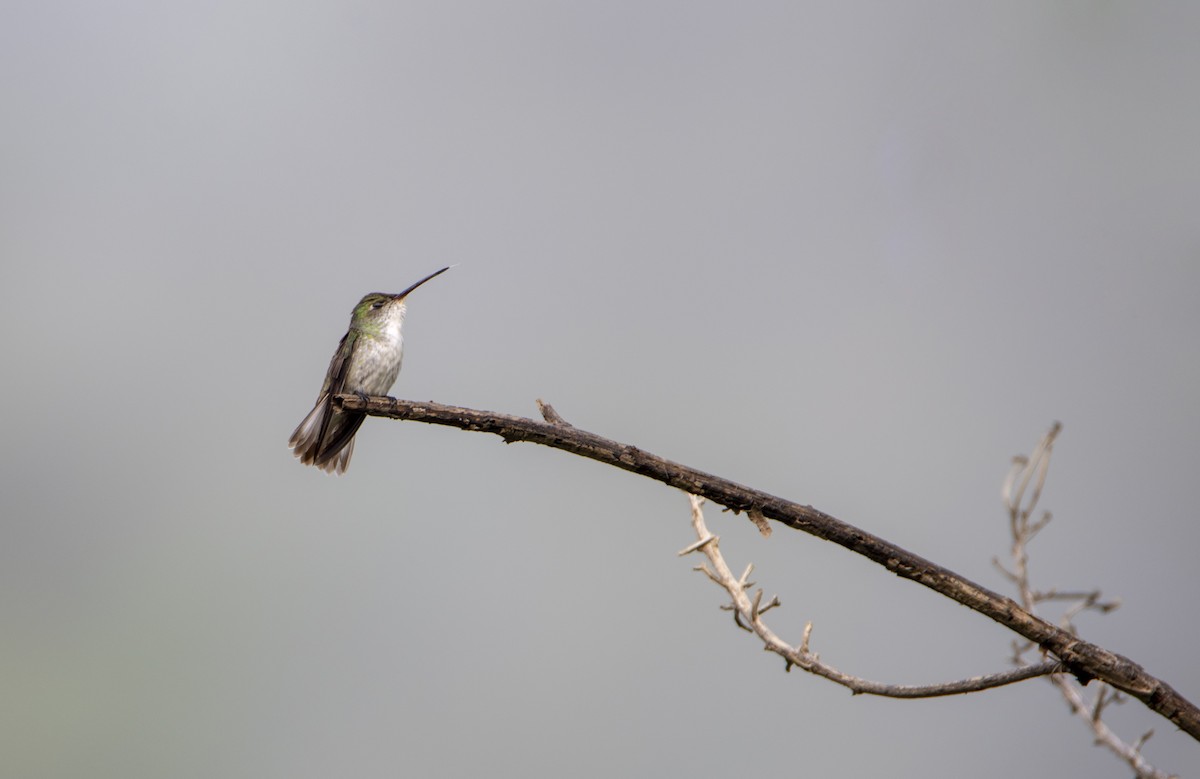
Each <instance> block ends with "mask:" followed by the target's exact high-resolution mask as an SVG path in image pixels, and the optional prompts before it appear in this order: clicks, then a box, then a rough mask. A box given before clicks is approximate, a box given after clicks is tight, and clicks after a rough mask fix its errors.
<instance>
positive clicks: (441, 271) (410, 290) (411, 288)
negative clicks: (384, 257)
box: [392, 265, 454, 300]
mask: <svg viewBox="0 0 1200 779" xmlns="http://www.w3.org/2000/svg"><path fill="white" fill-rule="evenodd" d="M453 267H454V266H453V265H447V266H446V267H444V268H442V269H441V270H439V271H434V272H433V273H430V274H429V275H428V276H426V277H425V278H423V279H421V280H420V281H418V282H417V283H416V284H413V285H412V286H411V287H409V288H408V289H406V290H404V291H403V292H401V293H400V294H398V295H392V298H393V299H394V300H404V298H405V297H406V296H407V295H408V293H410V292H412V291H413V290H414V289H416V288H417V287H419V286H421V285H422V284H424V283H425V282H427V281H429V280H430V279H432V278H433V277H434V276H439V275H441V274H443V273H445V272H446V271H448V270H450V269H451V268H453Z"/></svg>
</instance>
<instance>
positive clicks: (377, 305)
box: [371, 300, 383, 309]
mask: <svg viewBox="0 0 1200 779" xmlns="http://www.w3.org/2000/svg"><path fill="white" fill-rule="evenodd" d="M371 308H373V309H377V308H383V301H382V300H376V301H375V302H374V303H372V304H371Z"/></svg>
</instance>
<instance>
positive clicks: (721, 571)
mask: <svg viewBox="0 0 1200 779" xmlns="http://www.w3.org/2000/svg"><path fill="white" fill-rule="evenodd" d="M688 499H689V500H690V501H691V504H692V529H693V530H694V531H695V532H696V537H697V539H698V540H697V541H696V542H695V543H693V544H690V545H689V546H687V547H686V548H685V549H684V550H683V552H681V553H680V554H685V553H690V552H703V553H704V556H705V557H707V558H708V565H700V566H697V569H698V570H701V571H703V572H704V573H705V574H707V575H708V578H710V579H712V580H713V581H714V582H716V583H717V584H719V585H720V586H721V587H722V588H724V590H725V592H726V593H727V594H728V595H729V598H730V603H728V604H726V605H724V606H722V607H721V608H723V609H727V610H729V611H732V612H733V618H734V622H735V623H736V624H737V626H738V627H740V628H742V629H743V630H747V631H749V632H751V633H754V634H755V635H756V636H758V638H759V639H760V640H761V641H762V642H763V648H764V649H766V650H767V651H770V652H774V653H775V654H777V655H779V656H780V657H782V658H783V659H784V660H785V661H786V665H785V668H786V669H787V670H789V671H790V670H791V668H792V666H796V667H798V668H801V669H803V670H805V671H808V672H809V673H811V674H816V675H817V676H821V677H823V678H825V679H828V680H830V681H832V682H835V683H836V684H840V685H842V686H843V687H846V688H849V689H850V690H851V691H852V692H853V693H854V694H855V695H863V694H865V695H881V696H884V697H888V698H935V697H939V696H943V695H960V694H962V693H968V692H978V691H980V690H988V689H991V688H993V687H1000V686H1002V685H1006V684H1013V683H1014V682H1020V681H1024V680H1026V679H1032V678H1034V677H1036V676H1046V675H1047V674H1051V673H1055V672H1057V671H1061V670H1063V665H1062V663H1058V662H1054V661H1050V662H1045V663H1041V664H1040V665H1030V666H1024V667H1021V668H1015V669H1013V670H1011V671H1004V672H1003V673H995V674H988V675H986V676H975V677H972V678H970V679H960V680H956V681H952V682H943V683H940V684H928V685H920V686H913V685H902V684H883V683H881V682H873V681H870V680H867V679H862V678H860V677H857V676H851V675H850V674H847V673H843V672H841V671H839V670H837V669H836V668H834V667H833V666H831V665H829V664H828V663H825V662H823V661H821V660H820V659H819V658H818V657H817V655H816V654H814V653H812V652H810V651H809V648H808V644H809V638H810V637H811V636H812V623H811V622H809V623H808V624H807V625H805V627H804V637H803V639H802V640H801V642H800V646H798V647H796V646H791V645H789V644H788V643H786V642H785V641H784V640H783V639H782V638H780V637H779V636H778V635H776V634H775V633H774V631H772V630H771V629H770V628H769V627H767V625H766V623H765V622H764V621H763V614H766V613H767V612H768V611H770V610H771V609H773V608H776V607H777V606H779V605H780V603H779V598H778V597H775V598H772V599H771V600H770V601H769V602H768V603H767V604H766V605H765V606H764V605H763V604H762V600H763V591H762V590H761V589H759V590H757V591H756V592H755V593H754V597H753V598H751V597H750V596H748V595H747V594H746V589H747V587H746V579H747V578H748V577H749V576H750V571H751V570H752V569H753V566H747V567H746V571H745V573H743V574H742V575H741V577H738V578H734V575H733V571H732V570H730V568H729V565H728V564H727V563H726V562H725V558H724V556H723V555H722V554H721V550H720V544H718V543H717V537H716V536H714V535H713V534H712V533H711V532H709V530H708V527H707V525H706V524H705V522H704V511H703V508H702V506H703V503H704V499H703V498H698V497H696V496H695V495H689V496H688Z"/></svg>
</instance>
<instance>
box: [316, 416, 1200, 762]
mask: <svg viewBox="0 0 1200 779" xmlns="http://www.w3.org/2000/svg"><path fill="white" fill-rule="evenodd" d="M334 402H335V403H338V404H339V405H341V406H342V407H343V408H346V409H349V410H354V411H362V412H365V413H367V414H369V415H372V416H378V417H388V418H391V419H401V420H413V421H417V422H426V423H429V424H438V425H449V426H451V427H457V428H460V429H462V430H469V431H475V432H483V433H492V434H494V435H498V436H500V437H501V438H502V439H503V440H504V441H505V442H506V443H512V442H515V441H528V442H531V443H536V444H541V445H543V446H550V447H553V448H555V449H561V450H563V451H566V452H571V453H572V454H577V455H580V456H582V457H588V458H590V459H593V460H597V461H599V462H602V463H606V464H608V465H612V466H615V467H617V468H622V469H624V470H627V471H632V472H634V473H637V474H640V475H642V476H646V477H648V478H651V479H655V480H657V481H661V482H663V483H664V484H668V485H670V486H672V487H675V488H676V489H680V490H683V491H684V492H687V493H689V494H693V495H700V496H702V497H705V498H708V499H709V500H711V501H713V502H714V503H718V504H720V505H722V506H726V507H728V508H730V509H732V510H733V511H735V512H740V511H747V512H748V511H750V510H751V509H756V510H757V511H758V512H759V513H761V514H762V516H764V517H766V518H767V519H771V520H774V521H776V522H780V523H781V524H784V525H787V526H788V527H791V528H794V529H796V530H802V531H804V532H805V533H809V534H811V535H814V536H816V537H818V538H823V539H825V540H826V541H832V542H833V543H835V544H838V545H839V546H843V547H845V548H846V549H849V550H851V551H852V552H855V553H857V554H860V555H862V556H863V557H866V558H867V559H869V560H872V561H874V562H876V563H878V564H879V565H882V566H884V567H885V568H887V569H888V570H889V571H891V572H892V573H894V574H896V575H897V576H900V577H903V578H905V579H910V580H912V581H915V582H917V583H919V584H921V585H924V586H925V587H928V588H929V589H931V590H934V591H935V592H938V593H941V594H942V595H944V596H946V597H948V598H951V599H952V600H954V601H956V602H958V603H961V604H962V605H964V606H967V607H968V608H970V609H973V610H975V611H977V612H979V613H980V614H983V615H985V616H987V617H989V618H991V619H993V620H995V621H996V622H998V623H1000V624H1002V625H1004V626H1005V627H1008V628H1009V629H1011V630H1013V631H1015V632H1016V633H1018V634H1020V635H1022V636H1024V637H1025V638H1027V639H1029V640H1030V641H1032V642H1034V643H1035V644H1037V645H1038V646H1040V647H1041V648H1042V649H1043V650H1044V651H1046V652H1049V653H1051V654H1053V655H1054V656H1055V657H1057V658H1058V659H1059V660H1060V661H1061V662H1062V663H1063V664H1064V665H1065V666H1066V667H1067V669H1068V670H1069V671H1070V673H1072V674H1074V675H1075V676H1076V677H1077V678H1078V679H1079V680H1080V681H1081V682H1083V683H1086V682H1087V681H1089V680H1090V679H1092V678H1098V679H1101V680H1103V681H1105V682H1108V683H1109V684H1111V685H1112V686H1113V687H1115V688H1117V689H1118V690H1121V691H1122V692H1125V693H1128V694H1129V695H1130V696H1132V697H1134V698H1137V699H1138V700H1140V701H1142V703H1144V704H1145V705H1146V706H1148V707H1149V708H1151V709H1152V710H1154V711H1155V712H1158V713H1159V714H1161V715H1162V716H1164V717H1166V718H1167V719H1168V720H1170V721H1171V722H1173V723H1175V724H1176V725H1177V726H1178V727H1179V728H1180V729H1182V730H1183V731H1184V732H1186V733H1188V734H1189V735H1191V736H1192V738H1195V739H1197V740H1200V709H1198V708H1197V707H1196V705H1195V704H1193V703H1191V702H1190V701H1188V700H1187V699H1186V698H1184V697H1183V696H1182V695H1180V694H1179V693H1178V692H1176V691H1175V690H1174V689H1173V688H1172V687H1171V686H1170V685H1168V684H1167V683H1166V682H1163V681H1162V680H1160V679H1157V678H1155V677H1154V676H1152V675H1151V674H1149V673H1147V672H1146V670H1145V669H1143V668H1142V667H1141V666H1140V665H1138V664H1136V663H1134V662H1133V661H1132V660H1130V659H1128V658H1126V657H1122V656H1121V655H1119V654H1116V653H1114V652H1110V651H1108V650H1107V649H1104V648H1102V647H1100V646H1097V645H1095V644H1092V643H1090V642H1087V641H1083V640H1082V639H1080V638H1078V637H1077V636H1075V635H1073V634H1072V633H1071V632H1070V631H1068V630H1064V629H1063V628H1060V627H1057V626H1055V625H1052V624H1050V623H1049V622H1047V621H1046V620H1044V619H1041V618H1039V617H1036V616H1034V615H1033V614H1030V613H1029V612H1028V611H1027V610H1025V609H1023V608H1021V606H1020V605H1018V604H1017V603H1016V602H1014V601H1013V600H1012V599H1011V598H1006V597H1003V596H1001V595H999V594H998V593H995V592H992V591H991V590H989V589H987V588H985V587H982V586H980V585H978V584H976V583H974V582H972V581H970V580H969V579H967V578H965V577H963V576H960V575H959V574H956V573H954V572H953V571H951V570H949V569H947V568H943V567H942V566H940V565H937V564H935V563H933V562H931V561H929V560H926V559H925V558H923V557H920V556H918V555H915V554H913V553H912V552H909V551H907V550H905V549H902V548H900V547H899V546H896V545H895V544H893V543H891V542H889V541H885V540H884V539H882V538H879V537H877V536H874V535H872V534H870V533H868V532H866V531H864V530H861V529H859V528H857V527H854V526H853V525H849V524H847V523H845V522H842V521H841V520H838V519H835V518H834V517H831V516H829V515H828V514H825V513H824V512H821V511H818V510H817V509H814V508H813V507H811V506H803V505H800V504H798V503H793V502H791V501H788V500H784V499H783V498H779V497H776V496H774V495H771V494H769V493H766V492H762V491H760V490H755V489H751V488H749V487H745V486H743V485H741V484H737V483H736V482H733V481H730V480H729V479H724V478H721V477H719V476H714V475H712V474H709V473H704V472H703V471H698V470H696V469H694V468H689V467H687V466H684V465H680V464H679V463H675V462H671V461H670V460H666V459H663V458H661V457H658V456H657V455H653V454H651V453H649V452H646V451H644V450H642V449H639V448H637V447H635V446H630V445H628V444H622V443H618V442H616V441H611V440H609V439H606V438H602V437H601V436H598V435H596V434H594V433H589V432H587V431H586V430H581V429H579V428H577V427H569V426H567V425H563V424H550V423H547V422H538V421H536V420H533V419H527V418H525V417H517V416H511V415H508V414H498V413H494V412H489V411H477V410H475V409H469V408H462V407H458V406H446V405H442V404H440V403H417V402H413V401H406V400H397V399H396V398H387V397H368V398H360V397H357V396H354V395H338V396H336V397H335V398H334ZM1031 480H1032V477H1029V478H1023V479H1021V481H1020V491H1021V493H1023V492H1024V490H1025V489H1026V488H1027V486H1028V484H1029V483H1030V481H1031ZM1036 489H1037V488H1036V487H1035V490H1036Z"/></svg>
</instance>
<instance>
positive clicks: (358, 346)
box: [288, 266, 450, 473]
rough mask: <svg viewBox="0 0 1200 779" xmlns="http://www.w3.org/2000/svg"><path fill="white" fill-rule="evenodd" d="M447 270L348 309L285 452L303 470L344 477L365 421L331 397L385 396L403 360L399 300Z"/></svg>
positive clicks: (402, 301) (402, 302)
mask: <svg viewBox="0 0 1200 779" xmlns="http://www.w3.org/2000/svg"><path fill="white" fill-rule="evenodd" d="M448 270H450V266H447V267H445V268H442V269H441V270H440V271H437V272H436V273H431V274H429V275H428V276H426V277H425V278H423V279H421V280H420V281H418V282H417V283H416V284H413V285H412V286H411V287H409V288H408V289H406V290H404V291H403V292H401V293H399V294H396V295H388V294H385V293H383V292H372V293H371V294H369V295H367V296H365V297H364V298H363V299H362V300H360V301H359V302H358V305H357V306H355V307H354V313H353V314H351V315H350V329H349V330H347V331H346V334H345V335H344V336H342V342H341V343H339V344H338V348H337V351H336V352H334V354H333V359H332V360H331V361H330V362H329V372H328V373H326V374H325V383H324V384H322V385H321V394H320V395H318V396H317V405H315V406H313V410H312V411H310V412H308V416H306V417H305V418H304V421H303V422H301V423H300V425H299V427H297V428H296V430H295V432H293V433H292V437H291V438H290V439H289V440H288V446H290V447H291V448H292V453H293V454H295V455H296V457H299V458H300V462H302V463H304V464H305V465H315V466H317V467H318V468H320V469H321V470H323V471H325V472H326V473H335V472H336V473H345V472H346V466H347V465H349V464H350V455H351V454H352V453H353V452H354V434H355V433H357V432H358V428H359V426H360V425H361V424H362V423H363V420H364V419H366V416H367V415H366V414H364V413H363V412H361V411H346V410H345V409H340V408H334V407H333V396H334V395H341V394H347V395H385V394H387V392H388V390H390V389H391V388H392V385H393V384H395V383H396V376H398V375H399V373H400V360H401V359H402V358H403V356H404V336H403V335H402V334H401V332H400V331H401V329H402V328H403V327H404V314H405V310H406V307H405V298H407V297H408V294H409V293H410V292H412V291H413V290H414V289H416V288H417V287H419V286H421V285H422V284H424V283H425V282H427V281H429V280H430V279H432V278H433V277H434V276H437V275H439V274H442V273H445V272H446V271H448Z"/></svg>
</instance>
